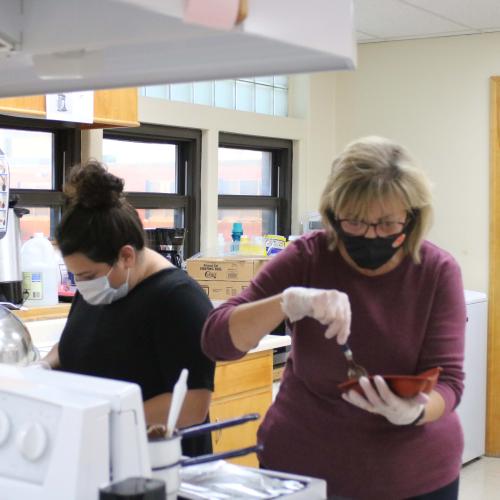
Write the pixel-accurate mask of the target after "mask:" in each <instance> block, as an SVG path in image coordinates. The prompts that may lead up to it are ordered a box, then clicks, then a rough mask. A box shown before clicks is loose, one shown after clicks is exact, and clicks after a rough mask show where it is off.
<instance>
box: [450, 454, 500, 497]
mask: <svg viewBox="0 0 500 500" xmlns="http://www.w3.org/2000/svg"><path fill="white" fill-rule="evenodd" d="M458 498H459V500H500V458H490V457H483V458H480V459H479V460H476V461H474V462H470V463H469V464H467V465H465V466H464V467H463V468H462V472H461V474H460V493H459V497H458Z"/></svg>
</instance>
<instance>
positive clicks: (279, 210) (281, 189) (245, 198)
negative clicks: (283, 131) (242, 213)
mask: <svg viewBox="0 0 500 500" xmlns="http://www.w3.org/2000/svg"><path fill="white" fill-rule="evenodd" d="M219 148H231V149H246V150H249V149H251V150H254V151H265V152H269V153H271V193H272V194H271V196H266V195H240V194H231V195H229V194H219V195H218V207H217V208H218V209H231V208H240V209H248V208H253V209H259V208H264V209H273V210H276V232H277V233H278V234H280V235H282V236H285V237H286V238H288V236H290V234H291V226H292V213H291V206H292V159H293V142H292V141H291V140H288V139H277V138H273V137H258V136H250V135H240V134H232V133H228V132H220V133H219Z"/></svg>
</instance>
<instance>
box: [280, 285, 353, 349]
mask: <svg viewBox="0 0 500 500" xmlns="http://www.w3.org/2000/svg"><path fill="white" fill-rule="evenodd" d="M281 308H282V310H283V312H284V313H285V314H286V316H287V317H288V318H289V319H290V321H292V322H295V321H299V320H301V319H302V318H304V317H305V316H310V317H311V318H314V319H316V320H318V321H319V322H320V323H321V324H322V325H327V326H328V328H327V329H326V331H325V337H326V338H327V339H331V338H333V337H337V342H338V343H339V344H345V343H346V341H347V338H348V337H349V335H350V333H351V305H350V303H349V297H347V295H346V294H345V293H343V292H339V291H337V290H322V289H318V288H305V287H301V286H292V287H290V288H287V289H286V290H285V291H284V292H283V295H282V300H281Z"/></svg>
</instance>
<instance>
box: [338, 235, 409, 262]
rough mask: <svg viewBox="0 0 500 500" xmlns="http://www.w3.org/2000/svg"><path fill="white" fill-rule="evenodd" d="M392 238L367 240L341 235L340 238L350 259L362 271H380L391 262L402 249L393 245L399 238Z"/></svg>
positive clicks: (360, 237) (397, 236) (362, 237)
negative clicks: (379, 269) (380, 268)
mask: <svg viewBox="0 0 500 500" xmlns="http://www.w3.org/2000/svg"><path fill="white" fill-rule="evenodd" d="M399 236H400V235H399V234H398V235H396V236H390V237H389V238H380V237H378V236H377V237H376V238H365V237H364V236H351V235H349V234H345V233H339V238H340V239H341V240H342V242H343V243H344V247H345V249H346V251H347V253H348V254H349V257H351V259H352V260H353V261H354V262H355V263H356V264H357V265H358V266H359V267H361V268H362V269H378V268H379V267H381V266H383V265H384V264H385V263H386V262H388V261H389V260H391V258H392V257H393V256H394V254H395V253H396V252H397V251H398V250H399V249H400V248H401V247H400V246H398V247H396V248H394V247H393V246H392V244H393V243H394V242H395V241H396V239H397V238H399Z"/></svg>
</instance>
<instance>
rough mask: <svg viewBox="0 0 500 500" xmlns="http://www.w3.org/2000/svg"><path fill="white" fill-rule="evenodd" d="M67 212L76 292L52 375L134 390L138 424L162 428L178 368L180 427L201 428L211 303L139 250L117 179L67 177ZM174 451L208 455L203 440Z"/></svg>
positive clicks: (64, 231) (67, 249)
mask: <svg viewBox="0 0 500 500" xmlns="http://www.w3.org/2000/svg"><path fill="white" fill-rule="evenodd" d="M65 195H66V209H65V211H64V215H63V218H62V221H61V223H60V224H59V226H58V227H57V230H56V239H57V243H58V246H59V249H60V251H61V253H62V255H63V258H64V261H65V263H66V266H67V268H68V270H69V271H71V272H72V273H73V274H74V276H75V282H76V285H77V288H78V293H77V294H76V295H75V298H74V300H73V303H72V305H71V309H70V312H69V316H68V321H67V323H66V326H65V328H64V330H63V332H62V335H61V339H60V341H59V344H57V345H56V346H54V348H53V349H52V350H51V352H50V353H49V354H48V355H47V357H46V358H45V359H44V361H45V362H47V363H48V364H49V365H50V367H51V368H54V369H60V370H64V371H69V372H74V373H81V374H85V375H94V376H98V377H108V378H114V379H119V380H125V381H129V382H135V383H137V384H138V385H139V386H140V387H141V389H142V395H143V399H144V411H145V417H146V422H147V424H150V425H152V424H161V423H165V420H166V416H167V414H168V410H169V407H170V402H171V397H172V390H173V387H174V384H175V382H176V381H177V379H178V377H179V374H180V372H181V370H182V368H187V369H188V370H189V378H188V392H187V395H186V398H185V401H184V405H183V408H182V411H181V414H180V417H179V422H178V424H179V427H186V426H190V425H194V424H197V423H200V422H203V421H206V419H207V415H208V408H209V404H210V399H211V392H212V391H213V377H214V363H213V362H212V361H210V360H209V359H208V358H207V357H206V356H205V355H204V354H203V353H202V352H201V348H200V336H201V330H202V327H203V323H204V321H205V319H206V317H207V315H208V313H209V312H210V310H211V309H212V305H211V303H210V301H209V299H208V297H207V296H206V294H205V293H204V292H203V290H202V289H201V288H200V287H199V285H198V284H197V283H196V282H195V281H194V280H192V279H191V278H189V277H188V276H187V275H186V273H185V272H184V271H182V270H180V269H178V268H176V267H175V266H173V265H172V264H171V263H170V262H169V261H168V260H167V259H165V258H164V257H162V256H161V255H160V254H158V253H156V252H154V251H153V250H151V249H149V248H146V247H145V237H144V231H143V227H142V224H141V221H140V219H139V216H138V214H137V212H136V210H135V209H134V208H133V207H132V206H131V205H130V204H129V203H128V202H127V201H126V199H125V198H124V196H123V181H122V180H121V179H119V178H118V177H115V176H114V175H112V174H111V173H109V172H107V171H106V170H105V169H104V167H103V166H102V165H101V164H100V163H99V162H97V161H90V162H88V163H87V164H85V165H83V166H81V167H77V168H75V169H74V170H73V172H72V175H71V178H70V181H69V183H68V185H67V187H66V189H65ZM183 452H184V453H185V454H187V455H199V454H203V453H209V452H211V442H210V435H208V436H204V437H201V438H200V439H198V438H194V439H193V440H183Z"/></svg>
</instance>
